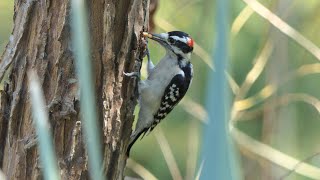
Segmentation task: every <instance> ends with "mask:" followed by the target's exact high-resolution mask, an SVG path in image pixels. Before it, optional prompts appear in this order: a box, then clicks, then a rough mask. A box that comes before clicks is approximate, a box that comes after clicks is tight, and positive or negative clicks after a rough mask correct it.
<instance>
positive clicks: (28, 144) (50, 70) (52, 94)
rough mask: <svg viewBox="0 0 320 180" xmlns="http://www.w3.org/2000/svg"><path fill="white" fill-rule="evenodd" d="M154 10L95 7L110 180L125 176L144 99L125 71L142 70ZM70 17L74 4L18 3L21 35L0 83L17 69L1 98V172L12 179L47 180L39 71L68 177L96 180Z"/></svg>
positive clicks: (141, 5)
mask: <svg viewBox="0 0 320 180" xmlns="http://www.w3.org/2000/svg"><path fill="white" fill-rule="evenodd" d="M148 6H149V2H148V0H142V1H141V0H88V1H87V7H88V12H89V17H88V18H89V22H90V24H89V25H90V35H91V54H92V63H93V68H94V70H93V72H95V74H94V77H95V79H94V80H93V81H94V82H95V83H94V84H95V89H96V100H97V108H98V114H99V123H100V126H99V127H101V132H102V134H101V137H102V139H103V142H102V143H103V152H104V154H103V156H104V165H105V166H104V167H105V172H106V177H107V179H121V178H123V172H124V168H125V164H126V156H125V151H126V147H127V144H128V141H129V136H130V133H131V126H132V121H133V118H134V116H133V110H134V107H135V105H136V97H135V95H134V92H135V90H134V89H135V81H134V80H132V79H129V78H124V77H123V75H122V72H123V71H126V72H128V71H133V70H138V69H139V68H140V63H139V61H136V58H137V57H138V56H140V55H141V53H140V51H141V50H140V49H141V47H140V41H139V39H140V31H142V30H143V29H145V27H146V24H147V22H148V21H147V20H148V13H146V12H147V11H146V10H148V8H149V7H148ZM69 16H70V1H69V0H16V1H15V8H14V29H13V32H12V36H11V37H10V41H9V43H8V45H7V47H6V50H5V52H4V53H3V55H2V58H1V63H0V77H2V76H3V74H4V72H5V70H7V69H8V67H9V65H11V66H10V67H11V68H10V72H9V79H8V80H7V81H8V82H7V83H6V85H5V88H4V90H3V91H1V94H0V95H1V98H0V106H1V107H0V115H1V116H0V168H1V169H2V170H3V172H4V173H5V174H6V176H7V178H8V179H42V175H41V165H40V163H39V159H38V157H39V154H38V150H37V146H35V145H36V135H35V130H34V127H33V124H32V114H31V107H30V106H31V104H30V98H29V94H28V83H27V79H28V78H27V75H28V74H27V72H28V71H29V70H31V69H32V70H35V71H36V72H37V74H38V76H39V77H40V83H41V84H42V88H43V91H44V94H45V99H46V103H47V108H48V112H49V117H50V123H51V127H52V132H53V141H54V146H55V151H56V154H57V158H58V165H59V168H60V170H61V177H62V179H88V167H87V166H88V163H87V160H88V158H87V155H86V150H85V146H84V144H83V140H84V139H83V136H82V131H81V126H80V123H79V121H80V115H79V114H80V109H79V101H80V97H79V87H78V81H77V77H76V73H75V68H74V56H73V54H72V45H71V40H70V37H71V35H70V21H71V20H70V17H69Z"/></svg>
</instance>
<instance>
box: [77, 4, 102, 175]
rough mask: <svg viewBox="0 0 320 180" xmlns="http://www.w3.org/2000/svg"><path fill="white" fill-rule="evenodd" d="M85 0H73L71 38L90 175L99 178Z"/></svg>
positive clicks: (97, 143) (100, 165)
mask: <svg viewBox="0 0 320 180" xmlns="http://www.w3.org/2000/svg"><path fill="white" fill-rule="evenodd" d="M85 6H86V1H84V0H72V1H71V7H72V40H73V46H74V50H75V52H74V53H75V57H76V68H77V73H78V78H79V84H80V96H81V101H80V106H81V115H82V123H81V124H82V127H83V129H84V133H85V138H86V143H87V149H88V156H89V170H90V175H91V179H95V180H101V179H103V176H102V162H101V160H102V156H101V154H102V153H101V141H100V136H99V131H98V130H99V129H98V127H97V114H96V113H97V110H96V102H95V89H94V86H93V83H92V82H94V81H93V76H92V72H91V70H92V66H91V61H90V52H89V50H90V41H89V29H88V20H87V14H86V9H85Z"/></svg>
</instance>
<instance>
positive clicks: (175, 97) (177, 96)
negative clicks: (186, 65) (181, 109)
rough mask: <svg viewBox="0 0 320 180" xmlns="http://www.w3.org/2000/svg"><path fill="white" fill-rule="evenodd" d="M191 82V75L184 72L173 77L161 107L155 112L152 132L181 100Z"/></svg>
mask: <svg viewBox="0 0 320 180" xmlns="http://www.w3.org/2000/svg"><path fill="white" fill-rule="evenodd" d="M190 82H191V77H190V78H188V77H185V76H184V75H183V74H177V75H175V76H174V77H173V79H172V80H171V82H170V83H169V85H168V86H167V88H166V89H165V91H164V95H163V96H162V100H161V103H160V107H159V109H158V111H157V112H156V113H155V114H154V122H153V124H152V125H151V127H150V130H149V131H150V132H151V131H152V130H153V129H154V127H156V126H157V124H158V123H159V122H160V121H161V120H162V119H164V118H165V117H166V116H167V115H168V114H169V113H170V112H171V111H172V109H173V108H174V107H175V106H176V105H177V104H178V103H179V102H180V100H181V99H182V98H183V97H184V95H185V94H186V92H187V90H188V88H189V86H190Z"/></svg>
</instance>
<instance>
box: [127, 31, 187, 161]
mask: <svg viewBox="0 0 320 180" xmlns="http://www.w3.org/2000/svg"><path fill="white" fill-rule="evenodd" d="M143 36H144V37H147V38H150V39H152V40H154V41H156V42H158V43H159V44H160V45H162V46H163V47H164V48H165V50H166V55H165V56H164V57H163V58H162V59H161V60H160V62H159V63H158V64H157V65H156V66H154V65H153V63H152V61H151V60H150V56H149V52H148V49H147V56H148V65H147V72H148V78H147V79H145V80H140V73H139V72H131V73H124V74H125V75H126V76H129V77H130V76H136V77H138V79H139V80H138V92H139V105H140V111H139V116H138V121H137V124H136V128H135V131H134V132H133V133H132V135H131V137H130V143H129V146H128V149H127V155H128V156H129V153H130V149H131V147H132V145H133V144H134V143H135V141H136V140H137V139H138V138H139V136H140V135H142V134H143V136H144V135H145V134H146V133H147V132H151V131H152V130H153V129H154V128H155V126H156V125H157V124H158V123H159V122H160V121H161V120H162V119H164V118H165V117H166V116H167V115H168V114H169V113H170V112H171V111H172V109H173V108H174V107H175V106H176V105H177V104H178V102H179V101H180V100H181V99H182V98H183V96H184V95H185V94H186V92H187V90H188V88H189V86H190V83H191V80H192V76H193V69H192V64H191V63H190V57H191V53H192V50H193V40H192V38H191V37H190V36H189V35H188V34H187V33H184V32H181V31H171V32H168V33H161V34H150V33H146V32H144V33H143ZM143 136H142V137H143Z"/></svg>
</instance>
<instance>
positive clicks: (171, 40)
mask: <svg viewBox="0 0 320 180" xmlns="http://www.w3.org/2000/svg"><path fill="white" fill-rule="evenodd" d="M168 41H169V43H171V44H174V43H175V42H176V40H174V39H173V38H169V39H168Z"/></svg>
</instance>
